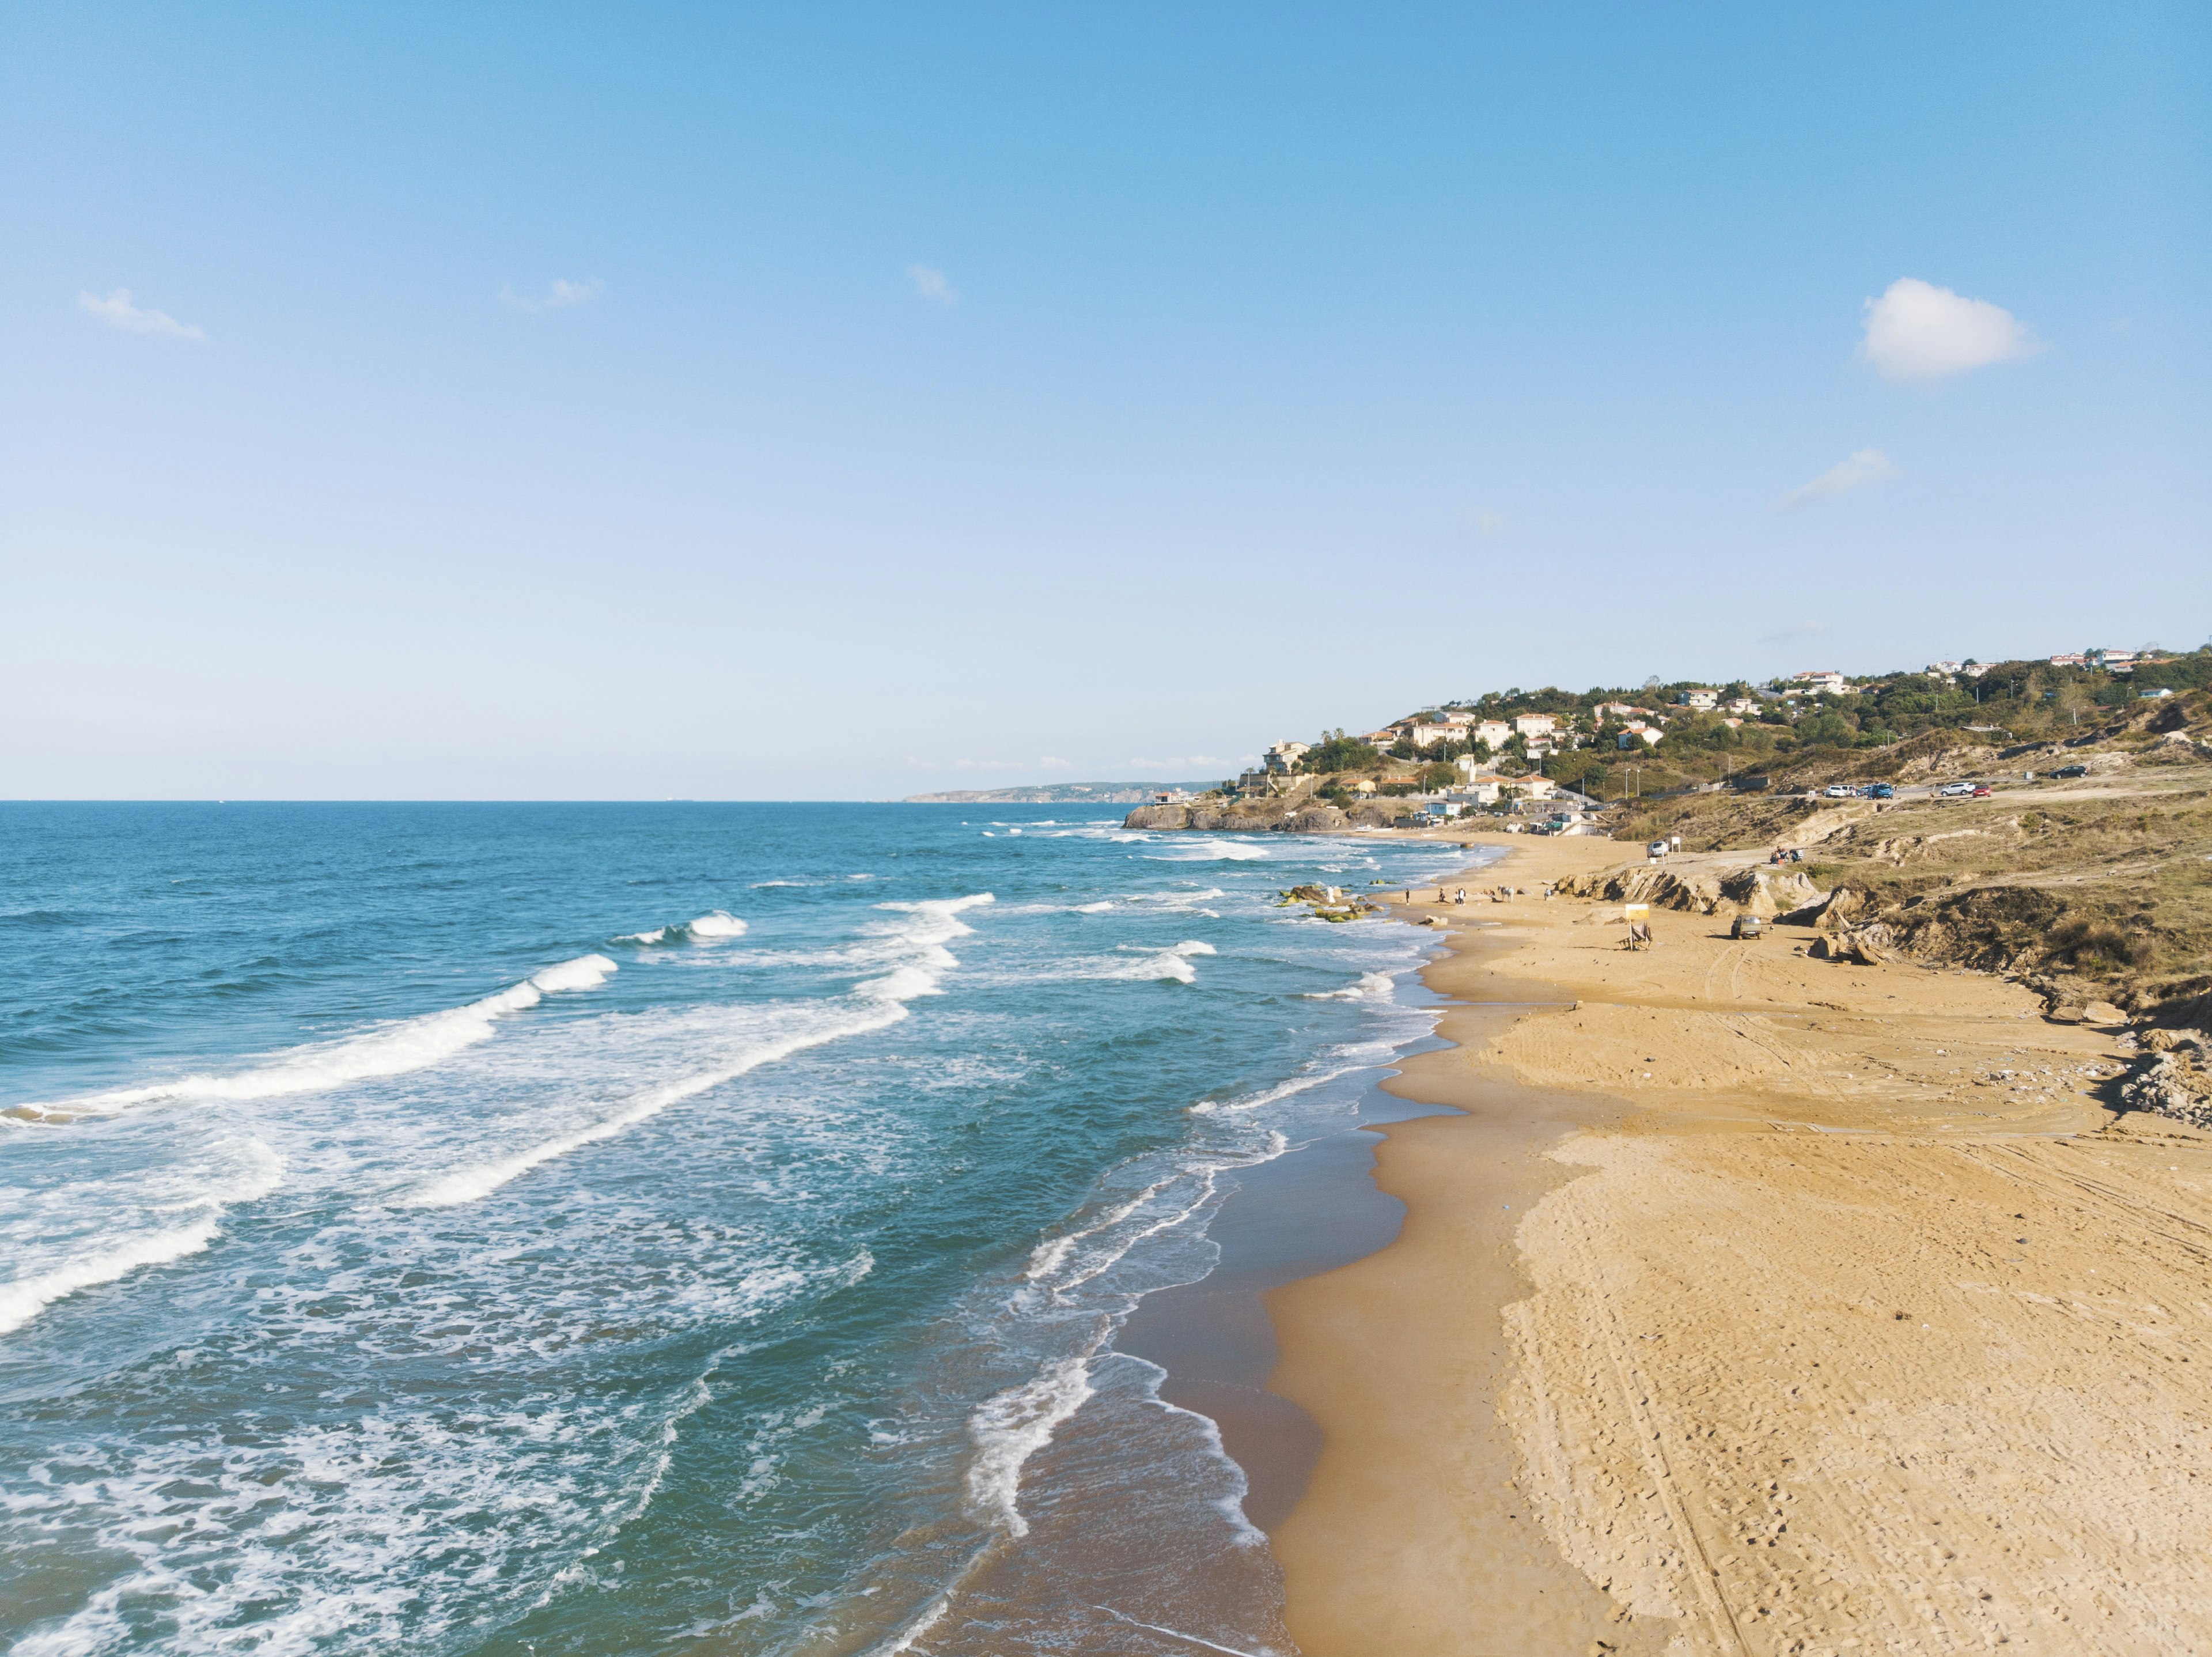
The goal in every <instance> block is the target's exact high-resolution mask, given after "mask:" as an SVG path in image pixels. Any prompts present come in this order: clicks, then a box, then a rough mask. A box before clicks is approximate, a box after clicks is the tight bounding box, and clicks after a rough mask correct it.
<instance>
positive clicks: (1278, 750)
mask: <svg viewBox="0 0 2212 1657" xmlns="http://www.w3.org/2000/svg"><path fill="white" fill-rule="evenodd" d="M1312 747H1313V745H1312V744H1311V743H1310V742H1278V743H1276V744H1275V746H1273V747H1272V748H1270V749H1268V750H1267V756H1266V757H1265V758H1263V759H1261V762H1260V763H1261V765H1264V766H1265V767H1266V768H1267V770H1268V771H1271V772H1273V774H1274V775H1276V776H1277V777H1288V776H1289V775H1290V774H1291V771H1294V770H1296V769H1297V763H1298V761H1299V760H1301V759H1303V758H1305V756H1306V755H1307V753H1308V752H1310V751H1311V749H1312Z"/></svg>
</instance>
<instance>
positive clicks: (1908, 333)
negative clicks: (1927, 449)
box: [1859, 277, 2043, 380]
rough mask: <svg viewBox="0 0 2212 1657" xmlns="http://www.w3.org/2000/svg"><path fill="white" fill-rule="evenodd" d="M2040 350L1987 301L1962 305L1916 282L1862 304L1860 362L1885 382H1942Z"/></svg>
mask: <svg viewBox="0 0 2212 1657" xmlns="http://www.w3.org/2000/svg"><path fill="white" fill-rule="evenodd" d="M2042 349H2043V347H2042V345H2041V344H2039V342H2038V341H2037V339H2036V338H2035V336H2034V335H2033V334H2032V333H2030V332H2028V330H2027V326H2026V325H2025V324H2024V323H2022V322H2021V320H2020V319H2019V318H2018V317H2016V316H2015V315H2014V314H2012V313H2011V312H2010V311H2008V310H2007V309H2005V308H2004V307H2002V305H1992V304H1990V302H1989V301H1988V300H1986V299H1966V298H1964V297H1962V296H1960V295H1958V294H1954V293H1953V292H1952V291H1951V290H1950V289H1948V288H1938V287H1936V285H1935V284H1934V283H1929V282H1923V281H1921V280H1920V278H1919V277H1899V279H1898V280H1896V281H1895V282H1893V283H1890V284H1889V286H1888V288H1887V289H1885V290H1884V291H1883V293H1882V295H1881V298H1880V299H1869V301H1867V302H1866V337H1865V338H1863V339H1862V340H1861V341H1860V342H1859V356H1861V357H1862V358H1863V359H1864V360H1865V361H1866V362H1869V363H1871V364H1872V365H1873V367H1874V369H1875V373H1877V374H1879V375H1881V376H1882V377H1883V378H1884V379H1887V380H1941V379H1943V378H1944V377H1946V376H1947V375H1954V374H1963V373H1965V372H1966V370H1967V369H1980V368H1986V367H1988V366H1989V365H1990V363H1992V362H2008V361H2011V360H2012V359H2014V358H2016V357H2022V356H2034V355H2035V353H2036V352H2038V351H2039V350H2042Z"/></svg>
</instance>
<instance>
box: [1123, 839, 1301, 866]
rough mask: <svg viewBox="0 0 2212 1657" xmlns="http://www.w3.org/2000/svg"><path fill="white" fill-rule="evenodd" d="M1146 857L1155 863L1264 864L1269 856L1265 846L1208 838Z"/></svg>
mask: <svg viewBox="0 0 2212 1657" xmlns="http://www.w3.org/2000/svg"><path fill="white" fill-rule="evenodd" d="M1147 856H1148V857H1149V858H1150V861H1152V862H1156V863H1212V862H1230V863H1264V862H1267V860H1268V858H1269V856H1271V854H1270V853H1269V852H1268V850H1267V848H1266V847H1265V846H1255V845H1254V844H1251V843H1250V842H1249V841H1245V840H1223V839H1219V838H1206V839H1203V840H1190V841H1186V842H1183V843H1182V844H1178V845H1176V847H1174V848H1173V849H1172V850H1169V851H1165V852H1163V853H1161V854H1159V855H1158V856H1152V855H1151V854H1147Z"/></svg>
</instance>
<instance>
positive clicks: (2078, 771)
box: [2051, 765, 2089, 777]
mask: <svg viewBox="0 0 2212 1657" xmlns="http://www.w3.org/2000/svg"><path fill="white" fill-rule="evenodd" d="M2088 774H2089V768H2088V767H2087V765H2061V766H2060V767H2059V768H2058V769H2057V771H2053V772H2051V775H2052V776H2053V777H2087V775H2088Z"/></svg>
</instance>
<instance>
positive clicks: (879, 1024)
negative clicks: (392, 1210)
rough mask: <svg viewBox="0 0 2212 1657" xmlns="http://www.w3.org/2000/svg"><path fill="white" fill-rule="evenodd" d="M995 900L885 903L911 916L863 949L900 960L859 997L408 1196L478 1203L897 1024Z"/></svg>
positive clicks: (426, 1203)
mask: <svg viewBox="0 0 2212 1657" xmlns="http://www.w3.org/2000/svg"><path fill="white" fill-rule="evenodd" d="M992 901H994V899H993V898H992V896H991V894H990V893H989V892H974V893H971V894H969V896H967V897H964V898H939V899H927V900H924V901H922V902H920V903H896V904H879V905H877V907H878V909H881V910H885V911H891V912H893V913H895V914H896V915H898V916H899V917H901V918H900V919H897V920H895V921H889V922H884V923H879V927H880V930H879V931H878V932H877V933H876V934H875V935H873V936H872V938H871V940H870V941H869V942H868V943H867V944H866V945H863V946H862V950H861V953H862V956H863V958H865V959H879V960H882V961H883V962H884V964H886V965H888V966H890V971H889V972H885V973H884V974H883V975H882V976H881V977H879V978H867V979H864V980H862V981H861V982H860V984H855V985H854V988H853V993H852V994H851V995H850V996H847V997H841V998H839V999H838V1000H836V1001H830V1002H817V1003H813V1004H811V1005H802V1006H801V1007H800V1008H797V1009H796V1010H795V1011H794V1013H793V1017H794V1018H795V1019H796V1020H797V1023H796V1024H795V1026H793V1027H791V1028H787V1029H784V1030H781V1031H779V1032H777V1033H775V1034H773V1035H770V1036H769V1037H766V1038H765V1039H760V1040H757V1041H755V1042H753V1043H751V1044H750V1045H745V1046H742V1047H739V1048H738V1049H736V1050H735V1051H724V1052H722V1053H720V1054H719V1055H718V1056H717V1057H715V1058H714V1061H713V1062H712V1063H708V1064H705V1065H702V1066H701V1067H700V1068H699V1069H696V1070H695V1071H693V1072H691V1073H690V1075H684V1076H680V1077H678V1078H677V1079H675V1080H674V1081H665V1082H662V1083H660V1084H659V1085H657V1086H655V1087H647V1088H646V1089H644V1090H643V1091H641V1092H640V1093H634V1094H632V1095H631V1096H630V1097H629V1098H628V1099H627V1100H621V1101H619V1102H618V1103H617V1106H616V1107H615V1108H614V1109H613V1110H612V1111H611V1112H608V1113H607V1114H606V1115H604V1116H602V1117H600V1118H598V1119H596V1120H594V1121H591V1122H586V1123H583V1124H578V1125H576V1126H574V1127H572V1128H570V1129H568V1130H567V1131H565V1132H562V1133H558V1134H554V1135H550V1136H548V1137H546V1138H544V1139H543V1140H540V1141H538V1142H537V1143H535V1144H533V1145H531V1146H528V1147H526V1148H524V1149H522V1150H520V1151H517V1152H514V1153H513V1154H509V1155H507V1156H502V1157H496V1158H493V1159H491V1160H489V1161H483V1162H479V1163H477V1164H474V1165H472V1166H471V1167H465V1168H461V1169H459V1170H456V1171H455V1172H453V1173H447V1174H445V1175H443V1176H442V1177H441V1178H439V1179H433V1180H430V1181H428V1182H427V1183H425V1184H423V1185H419V1186H417V1187H416V1188H415V1189H414V1190H412V1191H410V1192H408V1193H406V1194H405V1195H404V1196H403V1197H400V1198H399V1199H398V1201H399V1203H400V1204H401V1205H402V1206H405V1207H413V1208H451V1207H454V1206H457V1205H459V1204H460V1203H474V1202H477V1201H479V1200H481V1199H482V1198H483V1197H489V1195H490V1194H491V1193H492V1192H493V1191H497V1190H498V1189H499V1188H500V1187H501V1186H502V1185H507V1183H509V1182H510V1181H512V1180H513V1179H519V1178H520V1177H521V1176H522V1175H523V1174H526V1173H529V1172H530V1171H531V1170H532V1168H536V1167H543V1166H544V1164H545V1163H548V1162H550V1161H555V1160H556V1159H557V1158H560V1157H563V1156H566V1155H568V1154H569V1153H570V1152H572V1151H577V1150H581V1149H582V1148H584V1147H585V1146H586V1145H594V1144H597V1143H599V1142H601V1141H602V1140H607V1139H611V1138H613V1137H615V1136H617V1135H618V1134H622V1133H625V1132H627V1131H629V1130H630V1129H632V1128H634V1127H635V1126H637V1125H638V1124H640V1123H641V1122H645V1121H648V1120H650V1119H651V1118H653V1117H656V1116H658V1115H659V1114H660V1113H661V1112H663V1111H665V1110H666V1109H668V1107H669V1106H671V1105H677V1104H681V1103H682V1102H683V1101H684V1100H687V1099H693V1098H696V1097H697V1096H698V1095H699V1094H701V1093H705V1092H706V1091H708V1089H709V1088H712V1087H720V1086H721V1085H722V1084H723V1083H724V1082H726V1081H735V1080H736V1079H737V1078H738V1077H739V1076H741V1075H745V1074H746V1073H747V1072H749V1071H751V1070H755V1069H758V1068H759V1067H760V1066H762V1065H763V1064H769V1063H776V1062H778V1061H780V1060H781V1059H785V1058H788V1057H790V1056H791V1055H792V1054H793V1053H796V1052H800V1051H804V1050H805V1049H806V1048H809V1047H817V1046H820V1045H823V1043H825V1042H831V1041H836V1040H840V1039H842V1038H844V1037H847V1036H853V1035H861V1034H865V1033H867V1032H869V1031H872V1030H880V1029H883V1028H884V1027H886V1026H890V1025H892V1024H896V1023H897V1022H898V1021H899V1020H901V1019H902V1018H904V1017H906V1016H907V1010H906V1007H905V1005H904V1003H905V1002H908V1001H911V1000H913V999H915V997H917V996H934V995H939V994H942V993H943V990H942V984H941V974H943V973H944V972H947V971H949V970H951V968H953V967H955V966H958V965H959V962H958V961H957V959H954V957H953V956H952V955H951V953H949V952H948V951H947V950H946V949H945V947H944V940H945V939H948V938H953V937H957V936H960V935H963V934H965V933H970V932H973V931H974V930H975V929H974V928H972V927H970V926H969V925H968V924H967V923H965V922H963V921H962V920H960V919H959V918H958V917H959V916H960V914H961V913H962V912H963V911H966V910H969V909H973V908H975V907H976V906H978V905H982V904H987V903H990V902H992ZM694 924H695V925H696V922H695V923H694ZM743 924H744V923H742V922H739V923H738V925H740V926H742V925H743Z"/></svg>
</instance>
